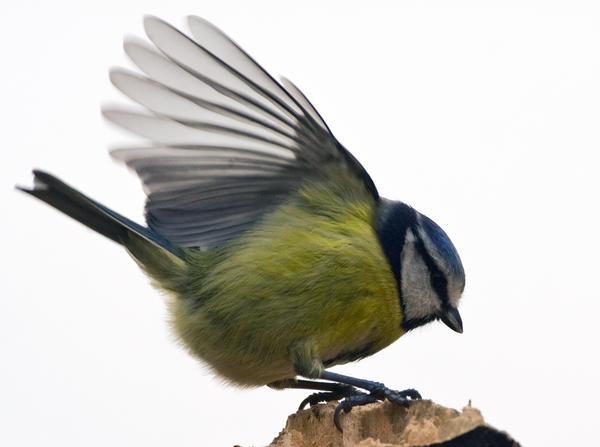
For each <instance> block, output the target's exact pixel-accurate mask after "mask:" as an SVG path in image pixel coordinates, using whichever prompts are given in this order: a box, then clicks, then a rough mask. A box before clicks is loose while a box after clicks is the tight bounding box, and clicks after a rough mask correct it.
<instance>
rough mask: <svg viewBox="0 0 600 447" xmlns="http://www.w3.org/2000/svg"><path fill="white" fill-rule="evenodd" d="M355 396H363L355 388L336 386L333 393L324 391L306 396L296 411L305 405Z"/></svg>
mask: <svg viewBox="0 0 600 447" xmlns="http://www.w3.org/2000/svg"><path fill="white" fill-rule="evenodd" d="M356 394H364V393H363V392H361V391H358V390H357V389H356V388H354V387H352V386H349V385H341V384H340V385H338V388H337V389H336V390H335V391H326V392H319V393H313V394H311V395H309V396H307V397H306V398H305V399H304V400H303V401H302V402H300V406H299V407H298V410H303V409H304V407H306V405H310V406H311V407H312V406H314V405H317V404H318V403H321V402H331V401H334V400H339V399H341V398H342V397H350V396H354V395H356Z"/></svg>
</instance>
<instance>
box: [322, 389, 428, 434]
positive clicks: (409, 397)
mask: <svg viewBox="0 0 600 447" xmlns="http://www.w3.org/2000/svg"><path fill="white" fill-rule="evenodd" d="M369 385H372V386H367V387H365V389H366V390H367V391H369V394H365V393H362V392H360V391H357V390H355V394H353V395H351V396H348V397H346V398H344V399H343V400H342V401H341V402H340V403H339V404H338V406H337V407H336V409H335V412H334V413H333V422H334V424H335V426H336V428H337V429H338V430H339V431H343V430H342V424H341V420H340V418H341V415H342V412H344V413H349V412H350V411H351V410H352V408H354V407H360V406H362V405H368V404H372V403H375V402H377V401H384V400H386V399H387V400H389V401H390V402H392V403H394V404H396V405H401V406H403V407H407V406H408V405H409V404H410V403H411V402H412V401H415V400H420V399H421V395H420V394H419V392H418V391H417V390H414V389H407V390H403V391H396V390H392V389H389V388H387V387H386V386H385V385H383V384H382V383H378V382H370V383H369Z"/></svg>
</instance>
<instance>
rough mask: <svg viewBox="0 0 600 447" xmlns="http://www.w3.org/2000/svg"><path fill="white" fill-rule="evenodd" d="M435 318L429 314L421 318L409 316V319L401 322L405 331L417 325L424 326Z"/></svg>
mask: <svg viewBox="0 0 600 447" xmlns="http://www.w3.org/2000/svg"><path fill="white" fill-rule="evenodd" d="M435 319H437V317H436V316H435V315H429V316H427V317H422V318H411V319H410V320H405V321H404V322H403V323H402V327H403V328H404V330H406V331H412V330H413V329H415V328H418V327H419V326H424V325H426V324H427V323H431V322H432V321H433V320H435Z"/></svg>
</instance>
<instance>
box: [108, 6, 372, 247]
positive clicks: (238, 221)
mask: <svg viewBox="0 0 600 447" xmlns="http://www.w3.org/2000/svg"><path fill="white" fill-rule="evenodd" d="M189 23H190V28H191V31H192V34H193V36H194V39H192V38H189V37H187V36H186V35H184V34H182V33H181V32H179V31H178V30H176V29H175V28H173V27H172V26H170V25H169V24H167V23H165V22H163V21H161V20H159V19H157V18H155V17H147V18H146V19H145V23H144V24H145V29H146V33H147V35H148V37H149V38H150V40H151V41H152V43H153V44H154V45H155V47H156V48H157V49H158V50H159V51H156V50H155V49H154V48H152V47H150V46H149V45H147V44H145V43H142V42H140V41H137V40H131V39H130V40H126V42H125V51H126V53H127V54H128V55H129V57H130V58H131V59H132V61H133V62H134V63H135V64H136V65H137V67H138V68H139V69H140V70H141V71H142V72H143V73H145V75H146V76H142V75H139V74H136V73H133V72H131V71H128V70H124V69H116V70H113V71H112V72H111V80H112V82H113V84H114V85H115V86H116V87H117V88H118V89H119V90H121V91H122V92H123V93H124V94H125V95H127V96H129V97H130V98H131V99H132V100H134V101H135V102H137V103H138V104H140V105H142V106H144V107H145V108H146V109H147V110H148V113H140V112H137V111H129V110H119V109H107V110H104V114H105V116H106V117H107V118H108V119H109V120H110V121H112V122H114V123H115V124H117V125H119V126H121V127H123V128H125V129H127V130H129V131H131V132H133V133H135V134H137V135H139V136H141V137H143V138H145V139H146V140H148V141H149V144H147V145H146V146H143V147H136V148H124V149H117V150H115V151H113V152H112V155H113V156H114V157H115V158H116V159H118V160H120V161H122V162H124V163H126V164H127V166H129V167H130V168H132V169H133V170H134V171H135V172H136V173H137V174H138V176H139V177H140V179H141V180H142V183H143V185H144V190H145V192H146V194H147V201H146V220H147V223H148V226H149V227H150V228H152V229H153V230H154V231H156V232H157V233H159V234H161V235H163V236H164V237H166V238H168V239H169V240H170V241H171V242H173V243H175V244H177V245H181V246H187V247H200V248H213V247H217V246H220V245H222V244H224V243H225V242H227V241H228V240H230V239H231V238H234V237H236V236H237V235H239V234H240V233H241V232H243V231H246V230H247V229H249V228H250V227H252V225H254V224H255V223H256V221H257V220H258V219H260V217H261V216H262V215H264V214H265V213H266V212H269V211H270V210H271V209H273V208H274V207H275V206H277V205H278V204H279V203H281V202H282V201H284V200H285V199H286V198H287V197H288V196H289V194H290V192H292V191H294V190H295V189H296V188H297V187H298V186H299V185H301V184H302V183H303V182H305V181H307V180H308V179H311V178H318V177H323V176H327V173H328V167H330V166H331V165H332V164H344V165H347V166H348V168H349V169H351V170H352V171H353V172H355V173H356V175H357V176H358V177H360V178H361V179H362V180H363V181H364V185H365V188H366V189H368V190H369V191H370V192H371V193H372V194H373V196H374V197H375V198H378V195H377V190H376V188H375V186H374V185H373V182H372V181H371V179H370V177H369V176H368V174H367V173H366V172H365V170H364V169H363V168H362V166H361V165H360V163H358V161H356V159H354V157H352V155H351V154H350V153H349V152H348V151H346V150H345V149H344V148H343V147H342V146H341V144H340V143H338V142H337V140H336V139H335V138H334V136H333V135H332V134H331V132H330V131H329V129H328V127H327V125H326V124H325V122H324V121H323V119H322V118H321V116H320V115H319V114H318V112H317V111H316V109H315V108H314V107H313V106H312V104H311V103H310V102H309V101H308V99H307V98H306V97H305V96H304V95H303V94H302V93H301V92H300V90H298V89H297V88H296V87H295V86H294V85H293V84H291V82H289V81H287V80H283V81H282V82H283V84H280V83H278V82H277V81H275V80H274V79H273V78H272V77H271V76H270V75H269V74H268V73H267V72H266V71H265V70H264V69H262V67H260V65H258V64H257V63H256V62H255V61H254V60H253V59H252V58H251V57H250V56H248V55H247V54H246V53H245V52H244V51H243V50H242V49H241V48H240V47H239V46H238V45H237V44H236V43H235V42H233V41H232V40H231V39H229V38H228V37H227V36H226V35H225V34H223V33H222V32H221V31H220V30H219V29H217V28H216V27H214V26H213V25H212V24H210V23H209V22H207V21H205V20H203V19H200V18H198V17H190V19H189Z"/></svg>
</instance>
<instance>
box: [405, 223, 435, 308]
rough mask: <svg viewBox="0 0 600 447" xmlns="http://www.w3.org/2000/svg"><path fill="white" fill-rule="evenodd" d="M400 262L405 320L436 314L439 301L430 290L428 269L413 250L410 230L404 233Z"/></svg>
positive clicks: (413, 243) (412, 238)
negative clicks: (404, 239)
mask: <svg viewBox="0 0 600 447" xmlns="http://www.w3.org/2000/svg"><path fill="white" fill-rule="evenodd" d="M400 262H401V271H402V277H401V280H402V284H401V287H402V300H403V303H404V312H405V318H406V319H413V318H425V317H429V316H431V315H435V314H437V313H438V311H439V310H440V307H441V306H440V301H439V299H438V297H437V296H436V294H435V292H434V291H433V289H432V288H431V280H430V277H429V269H428V268H427V266H426V265H425V262H424V261H423V259H422V258H421V256H420V255H419V254H418V252H417V251H416V249H415V236H414V235H413V233H412V232H411V231H410V230H408V232H407V233H406V241H405V242H404V249H403V250H402V258H401V261H400Z"/></svg>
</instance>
